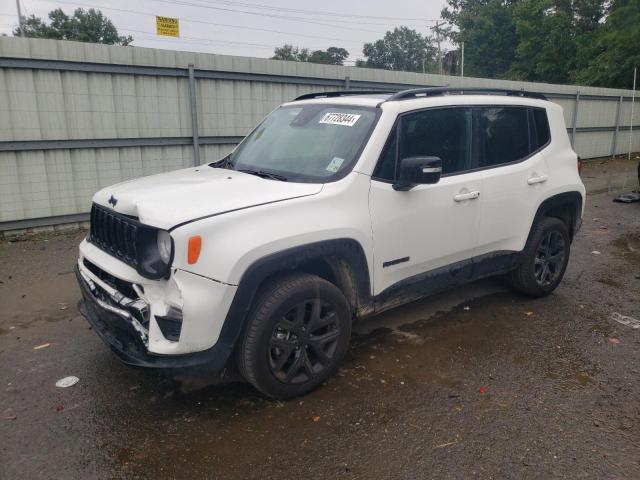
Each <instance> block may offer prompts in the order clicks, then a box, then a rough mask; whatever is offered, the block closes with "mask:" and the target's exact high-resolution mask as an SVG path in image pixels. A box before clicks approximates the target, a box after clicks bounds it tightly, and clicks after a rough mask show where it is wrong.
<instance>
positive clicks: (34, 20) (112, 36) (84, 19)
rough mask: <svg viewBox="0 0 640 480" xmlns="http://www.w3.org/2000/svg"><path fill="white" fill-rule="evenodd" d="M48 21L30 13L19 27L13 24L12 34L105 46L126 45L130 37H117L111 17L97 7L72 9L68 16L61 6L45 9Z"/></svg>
mask: <svg viewBox="0 0 640 480" xmlns="http://www.w3.org/2000/svg"><path fill="white" fill-rule="evenodd" d="M49 20H50V23H49V24H47V23H45V22H44V21H43V20H42V19H40V18H38V17H36V16H35V15H31V16H30V17H28V18H25V19H24V20H23V26H22V29H21V28H20V27H17V28H16V29H15V30H14V32H13V34H14V35H23V36H25V37H32V38H53V39H56V40H75V41H78V42H88V43H104V44H107V45H129V44H130V43H131V42H132V41H133V37H131V36H130V35H128V36H120V35H118V30H117V29H116V27H115V26H114V25H113V23H112V22H111V20H109V19H108V18H107V17H105V16H104V15H102V12H101V11H99V10H94V9H93V8H90V9H89V10H83V9H82V8H78V9H76V11H75V12H74V13H73V16H72V17H69V16H68V15H67V14H65V13H64V12H63V11H62V10H61V9H59V8H58V9H56V10H53V11H51V12H49Z"/></svg>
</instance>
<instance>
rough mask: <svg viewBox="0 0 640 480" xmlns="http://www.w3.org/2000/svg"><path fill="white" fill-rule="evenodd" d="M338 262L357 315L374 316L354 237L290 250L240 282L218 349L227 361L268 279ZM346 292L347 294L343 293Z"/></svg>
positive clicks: (365, 266) (256, 267)
mask: <svg viewBox="0 0 640 480" xmlns="http://www.w3.org/2000/svg"><path fill="white" fill-rule="evenodd" d="M329 258H331V259H336V260H337V262H336V263H335V267H336V269H337V270H338V271H336V272H334V274H336V275H343V278H342V281H343V282H344V281H348V282H350V283H351V285H349V287H351V288H352V289H353V292H355V299H347V300H348V301H350V303H352V302H353V301H354V300H355V305H353V306H354V307H355V309H356V312H355V313H356V315H358V316H364V315H366V314H369V313H373V298H372V296H371V279H370V275H369V266H368V264H367V259H366V256H365V253H364V249H363V248H362V245H360V243H359V242H357V241H356V240H353V239H351V238H341V239H334V240H325V241H320V242H315V243H310V244H305V245H299V246H296V247H292V248H288V249H285V250H282V251H279V252H276V253H272V254H270V255H267V256H265V257H263V258H260V259H259V260H257V261H255V262H254V263H253V264H251V265H250V266H249V267H248V268H247V270H246V271H245V272H244V274H243V275H242V278H241V279H240V282H239V283H238V290H237V291H236V294H235V295H234V298H233V300H232V302H231V306H230V307H229V310H228V312H227V316H226V318H225V321H224V324H223V326H222V330H221V332H220V336H219V338H218V341H217V343H216V345H215V347H216V349H217V350H218V351H219V352H220V353H221V354H224V355H226V357H225V361H226V360H227V359H228V357H229V356H230V355H231V353H232V352H233V350H234V348H235V346H236V343H237V341H238V339H239V338H240V335H241V333H242V331H243V330H244V327H245V325H246V322H247V320H248V313H249V310H250V308H251V305H252V304H253V301H254V299H255V296H256V294H257V293H258V291H259V289H260V287H261V285H262V284H263V282H264V281H265V280H267V279H268V278H270V277H272V276H274V275H277V274H286V273H288V272H296V271H300V267H301V266H302V265H305V264H308V262H310V261H313V260H320V259H322V260H325V261H326V260H327V259H329ZM343 293H344V292H343Z"/></svg>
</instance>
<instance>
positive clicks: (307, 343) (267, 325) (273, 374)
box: [238, 274, 351, 398]
mask: <svg viewBox="0 0 640 480" xmlns="http://www.w3.org/2000/svg"><path fill="white" fill-rule="evenodd" d="M350 336H351V315H350V310H349V305H348V303H347V301H346V299H345V298H344V295H342V293H341V292H340V290H338V288H336V287H335V286H334V285H333V284H331V283H330V282H327V281H326V280H323V279H321V278H319V277H317V276H314V275H309V274H295V275H291V276H288V277H284V278H282V279H279V280H276V281H274V282H273V283H271V284H270V285H269V286H268V287H267V288H266V289H265V290H264V291H263V292H262V294H261V295H260V296H259V298H258V300H257V301H256V304H255V305H254V307H253V309H252V311H251V314H250V318H249V323H248V325H247V329H246V331H245V334H244V336H243V338H242V340H241V343H240V346H239V349H238V366H239V368H240V371H241V373H242V375H243V376H244V378H245V379H246V380H247V381H249V382H250V383H251V384H253V385H254V386H255V387H256V388H257V389H258V390H260V391H261V392H263V393H264V394H266V395H268V396H270V397H274V398H289V397H295V396H298V395H303V394H305V393H308V392H310V391H311V390H313V389H314V388H316V387H317V386H318V385H320V384H321V383H322V382H324V381H325V380H326V379H327V378H328V377H329V376H330V375H331V374H333V372H334V371H335V370H336V368H337V367H338V364H339V363H340V361H341V360H342V358H343V357H344V354H345V352H346V351H347V348H348V346H349V340H350Z"/></svg>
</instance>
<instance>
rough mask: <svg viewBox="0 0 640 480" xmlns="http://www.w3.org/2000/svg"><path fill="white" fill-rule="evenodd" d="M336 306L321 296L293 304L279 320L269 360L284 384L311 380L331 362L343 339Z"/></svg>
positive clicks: (273, 334) (272, 368)
mask: <svg viewBox="0 0 640 480" xmlns="http://www.w3.org/2000/svg"><path fill="white" fill-rule="evenodd" d="M340 333H341V332H340V324H339V322H338V317H337V315H336V310H335V307H333V306H332V305H331V304H329V303H327V302H326V301H323V300H322V299H318V298H316V299H310V300H305V301H303V302H300V303H298V304H296V305H295V306H293V307H292V308H291V309H290V310H289V311H288V312H287V313H286V314H285V315H284V316H283V317H282V318H281V319H280V321H279V322H278V323H276V326H275V328H274V329H273V332H272V334H271V339H270V341H269V352H268V361H269V367H270V368H271V372H272V373H273V375H274V376H275V377H276V378H277V379H278V380H280V381H281V382H283V383H289V384H296V383H302V382H308V381H310V380H312V379H313V378H315V377H317V376H318V375H321V374H322V373H323V372H324V370H325V369H327V368H329V367H330V366H331V365H332V363H333V362H332V360H333V358H334V356H335V354H336V351H337V347H338V339H339V338H340Z"/></svg>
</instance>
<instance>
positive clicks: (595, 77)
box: [575, 0, 640, 88]
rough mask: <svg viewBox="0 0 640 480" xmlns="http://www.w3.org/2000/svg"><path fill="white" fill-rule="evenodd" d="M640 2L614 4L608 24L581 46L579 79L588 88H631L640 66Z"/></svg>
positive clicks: (622, 0)
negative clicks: (634, 75) (634, 74)
mask: <svg viewBox="0 0 640 480" xmlns="http://www.w3.org/2000/svg"><path fill="white" fill-rule="evenodd" d="M639 45H640V0H618V1H615V2H614V3H613V5H612V6H611V10H610V12H609V15H608V16H607V18H606V21H605V23H604V24H603V25H601V26H600V28H599V29H598V30H597V31H596V32H594V33H592V34H591V35H590V37H589V41H585V42H583V43H581V44H580V45H579V48H578V55H577V66H578V69H577V72H576V75H575V80H576V82H578V83H583V84H586V85H597V86H603V87H618V88H631V87H632V86H633V85H632V84H633V73H632V72H633V69H634V67H640V50H639V49H638V46H639Z"/></svg>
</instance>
